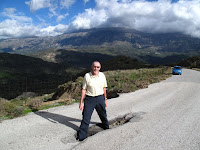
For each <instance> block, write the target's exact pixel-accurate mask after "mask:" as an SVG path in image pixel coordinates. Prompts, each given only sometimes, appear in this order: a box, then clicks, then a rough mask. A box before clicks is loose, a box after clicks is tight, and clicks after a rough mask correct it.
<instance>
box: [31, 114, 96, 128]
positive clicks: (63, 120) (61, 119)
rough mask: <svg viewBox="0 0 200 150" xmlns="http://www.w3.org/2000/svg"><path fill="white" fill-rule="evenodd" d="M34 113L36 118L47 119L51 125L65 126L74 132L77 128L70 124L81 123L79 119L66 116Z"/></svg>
mask: <svg viewBox="0 0 200 150" xmlns="http://www.w3.org/2000/svg"><path fill="white" fill-rule="evenodd" d="M34 113H35V114H36V115H38V116H41V117H43V118H45V119H47V120H48V121H50V122H52V123H60V124H63V125H66V126H68V127H70V128H72V129H74V130H75V131H78V129H79V126H77V125H75V124H73V123H72V122H81V120H80V119H76V118H72V117H67V116H63V115H60V114H54V113H50V112H46V111H36V112H34ZM90 123H91V124H97V122H90Z"/></svg>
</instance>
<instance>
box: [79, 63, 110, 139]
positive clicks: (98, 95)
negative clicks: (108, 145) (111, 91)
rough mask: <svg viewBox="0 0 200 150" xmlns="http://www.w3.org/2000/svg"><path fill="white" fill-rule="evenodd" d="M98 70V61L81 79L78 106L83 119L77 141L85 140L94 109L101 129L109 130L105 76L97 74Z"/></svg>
mask: <svg viewBox="0 0 200 150" xmlns="http://www.w3.org/2000/svg"><path fill="white" fill-rule="evenodd" d="M100 69H101V64H100V63H99V62H98V61H94V62H93V63H92V66H91V72H89V73H86V74H85V76H84V79H83V85H82V91H81V101H80V105H79V109H80V110H81V111H83V112H82V115H83V119H82V121H81V125H80V128H79V131H78V134H77V140H79V141H82V140H84V139H85V138H87V135H88V127H89V124H90V119H91V116H92V113H93V111H94V108H95V109H96V111H97V113H98V115H99V117H100V119H101V122H102V128H104V129H109V123H108V119H107V114H106V109H105V107H107V94H106V87H107V81H106V77H105V75H104V74H103V73H102V72H99V70H100ZM83 100H84V108H83Z"/></svg>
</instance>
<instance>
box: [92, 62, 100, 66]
mask: <svg viewBox="0 0 200 150" xmlns="http://www.w3.org/2000/svg"><path fill="white" fill-rule="evenodd" d="M94 63H99V64H100V66H101V63H100V62H99V61H94V62H93V63H92V66H94Z"/></svg>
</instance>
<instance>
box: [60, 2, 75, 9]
mask: <svg viewBox="0 0 200 150" xmlns="http://www.w3.org/2000/svg"><path fill="white" fill-rule="evenodd" d="M75 1H76V0H61V2H60V4H61V5H62V7H64V8H67V9H69V7H70V6H71V5H73V4H74V3H75Z"/></svg>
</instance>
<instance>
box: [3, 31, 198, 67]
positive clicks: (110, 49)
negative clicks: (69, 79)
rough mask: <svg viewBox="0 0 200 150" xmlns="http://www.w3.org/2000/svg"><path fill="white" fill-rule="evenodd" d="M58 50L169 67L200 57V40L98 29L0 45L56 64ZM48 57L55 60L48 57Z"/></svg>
mask: <svg viewBox="0 0 200 150" xmlns="http://www.w3.org/2000/svg"><path fill="white" fill-rule="evenodd" d="M59 49H62V50H66V51H78V52H82V53H85V52H87V53H96V54H105V55H111V56H117V55H126V56H130V57H132V58H137V59H140V60H142V61H145V62H147V63H151V64H167V63H172V62H174V61H176V62H178V61H180V60H182V59H184V58H188V57H191V56H195V55H200V39H198V38H193V37H190V36H187V35H183V34H180V33H163V34H151V33H143V32H139V31H136V30H133V29H125V28H98V29H89V30H79V31H76V32H73V33H66V34H62V35H59V36H55V37H29V38H18V39H5V40H1V41H0V51H1V52H9V53H18V54H26V55H34V56H37V57H40V58H42V59H45V60H48V61H54V62H55V61H56V60H55V59H54V57H56V56H57V54H58V53H59V52H57V50H59ZM49 53H51V56H54V57H53V58H52V57H49V55H48V54H49ZM47 56H48V57H47Z"/></svg>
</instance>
